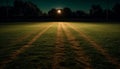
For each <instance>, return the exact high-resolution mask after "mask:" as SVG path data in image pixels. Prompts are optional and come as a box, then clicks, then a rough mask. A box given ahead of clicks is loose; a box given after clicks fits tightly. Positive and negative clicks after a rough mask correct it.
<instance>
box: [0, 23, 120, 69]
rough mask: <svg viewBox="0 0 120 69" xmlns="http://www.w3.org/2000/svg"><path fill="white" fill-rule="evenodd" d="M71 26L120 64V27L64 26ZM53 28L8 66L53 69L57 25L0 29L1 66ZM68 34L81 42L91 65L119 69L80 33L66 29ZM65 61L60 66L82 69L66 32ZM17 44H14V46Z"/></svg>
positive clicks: (35, 24) (13, 24)
mask: <svg viewBox="0 0 120 69" xmlns="http://www.w3.org/2000/svg"><path fill="white" fill-rule="evenodd" d="M63 23H70V24H71V25H73V26H74V27H75V28H78V29H79V30H80V31H82V32H84V33H85V34H86V35H88V36H90V37H91V38H92V39H93V40H95V41H96V42H97V43H98V44H100V45H101V46H102V47H103V48H104V49H105V50H107V51H108V53H109V54H110V55H112V56H113V57H116V58H117V59H118V61H119V62H120V55H119V54H120V24H117V23H116V24H111V23H84V22H63ZM50 24H53V26H52V27H50V28H49V29H48V30H47V31H46V32H45V33H44V34H43V35H42V36H41V37H39V38H38V39H37V40H36V41H35V42H34V43H33V44H32V45H31V46H30V47H29V48H27V49H26V50H25V51H23V52H22V53H20V54H19V55H18V57H17V58H15V59H14V60H13V61H12V62H10V63H8V64H6V67H5V69H37V68H41V69H52V63H53V55H54V54H55V53H54V50H55V41H56V33H57V27H58V23H57V22H25V23H12V24H5V25H4V24H2V25H0V28H1V29H0V62H2V61H3V60H4V59H5V58H7V57H9V55H10V54H11V53H12V52H14V51H15V50H18V49H19V48H21V47H22V46H24V45H26V44H27V43H28V42H29V41H30V40H31V39H32V38H33V37H34V36H35V35H37V34H38V33H39V32H41V31H42V30H44V29H45V28H46V27H48V25H50ZM66 27H67V28H68V30H70V32H71V33H72V35H74V37H75V38H76V40H77V41H78V42H79V44H80V47H81V48H82V49H83V51H84V52H85V53H86V55H87V56H89V58H90V59H91V61H90V64H91V65H92V66H93V68H94V69H115V66H114V65H113V64H111V63H109V62H108V60H107V59H106V58H105V57H104V56H103V55H102V54H101V53H100V52H99V51H98V50H96V49H94V48H92V47H91V44H90V43H88V42H87V41H86V40H84V38H82V37H81V36H80V35H79V34H78V32H76V31H74V30H73V29H72V28H70V27H69V26H67V25H66ZM32 32H33V34H32V35H31V36H29V37H28V38H26V39H24V40H22V41H20V42H18V43H16V44H15V45H12V44H11V43H12V41H16V39H17V38H19V37H21V36H23V35H24V34H30V33H32ZM63 38H64V39H63V42H64V49H65V52H64V54H65V55H64V58H65V59H64V60H63V61H62V62H61V63H60V66H63V67H65V68H68V69H80V65H77V64H76V63H77V61H76V60H75V56H76V54H75V52H74V50H73V49H72V47H71V44H70V42H69V41H68V40H67V37H66V35H65V32H64V31H63ZM13 43H14V42H13Z"/></svg>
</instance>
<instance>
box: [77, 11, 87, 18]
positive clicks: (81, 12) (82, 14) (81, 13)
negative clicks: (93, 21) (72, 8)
mask: <svg viewBox="0 0 120 69" xmlns="http://www.w3.org/2000/svg"><path fill="white" fill-rule="evenodd" d="M75 16H76V17H77V18H85V17H87V13H85V12H84V11H82V10H78V11H76V12H75Z"/></svg>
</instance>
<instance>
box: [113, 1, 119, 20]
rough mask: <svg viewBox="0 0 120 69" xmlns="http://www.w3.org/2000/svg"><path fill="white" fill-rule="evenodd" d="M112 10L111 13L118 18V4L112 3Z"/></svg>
mask: <svg viewBox="0 0 120 69" xmlns="http://www.w3.org/2000/svg"><path fill="white" fill-rule="evenodd" d="M112 11H113V15H114V16H115V18H120V4H119V3H116V4H115V5H114V7H113V8H112Z"/></svg>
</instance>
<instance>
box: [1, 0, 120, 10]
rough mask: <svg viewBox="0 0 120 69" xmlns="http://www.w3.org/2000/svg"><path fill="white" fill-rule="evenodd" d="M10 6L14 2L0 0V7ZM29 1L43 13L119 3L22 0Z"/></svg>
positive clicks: (108, 6)
mask: <svg viewBox="0 0 120 69" xmlns="http://www.w3.org/2000/svg"><path fill="white" fill-rule="evenodd" d="M7 1H8V2H9V4H10V5H12V4H13V1H14V0H0V5H5V4H6V2H7ZM24 1H31V2H32V3H34V4H36V5H37V6H38V7H39V8H40V9H41V10H42V11H43V12H48V10H50V9H52V8H64V7H69V8H71V9H72V10H73V11H75V10H83V11H86V12H87V11H88V10H89V9H90V7H91V5H92V4H99V5H101V6H102V7H103V8H112V6H113V5H114V4H115V3H120V0H24Z"/></svg>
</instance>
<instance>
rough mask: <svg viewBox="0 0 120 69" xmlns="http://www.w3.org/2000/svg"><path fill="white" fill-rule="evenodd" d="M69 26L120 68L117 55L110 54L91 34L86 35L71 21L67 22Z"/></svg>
mask: <svg viewBox="0 0 120 69" xmlns="http://www.w3.org/2000/svg"><path fill="white" fill-rule="evenodd" d="M66 24H67V25H68V26H69V27H71V28H72V29H73V30H74V31H76V32H78V33H79V35H80V36H82V37H83V38H84V39H85V40H86V41H88V42H89V43H90V44H91V45H92V47H93V48H95V49H96V50H98V51H99V52H100V53H101V54H102V55H104V56H105V58H106V59H108V61H109V62H111V63H112V64H114V65H116V68H117V69H120V63H119V62H118V59H117V58H115V57H112V56H111V55H110V54H108V52H107V50H105V49H104V48H102V46H101V45H100V44H98V43H97V42H95V41H94V40H93V39H92V38H91V37H90V36H88V35H86V34H85V33H84V32H82V31H80V30H78V29H77V28H76V27H74V26H73V25H71V24H70V23H66Z"/></svg>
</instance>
